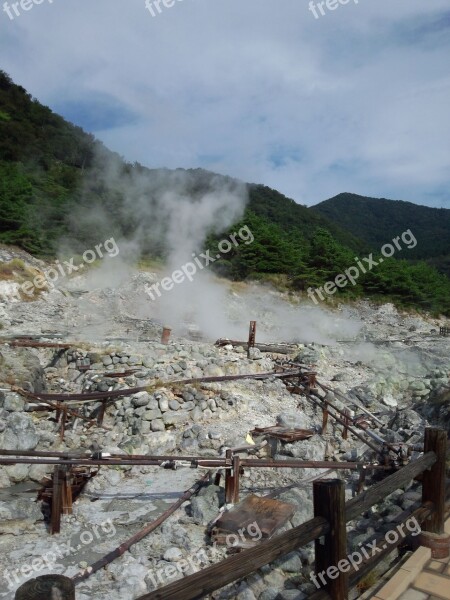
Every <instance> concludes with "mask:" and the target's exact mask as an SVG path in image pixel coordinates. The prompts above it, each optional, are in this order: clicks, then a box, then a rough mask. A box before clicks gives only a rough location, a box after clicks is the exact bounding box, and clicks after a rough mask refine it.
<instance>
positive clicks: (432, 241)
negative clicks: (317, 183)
mask: <svg viewBox="0 0 450 600" xmlns="http://www.w3.org/2000/svg"><path fill="white" fill-rule="evenodd" d="M310 210H311V211H312V212H314V213H315V214H320V215H322V216H323V217H325V218H327V219H329V220H331V221H333V223H335V224H336V225H337V226H339V227H342V228H344V229H346V230H347V231H348V232H349V233H352V234H353V235H356V236H358V237H360V238H361V239H363V240H364V241H366V242H367V243H368V244H369V245H370V247H371V248H372V249H373V250H378V249H379V248H381V246H383V244H385V243H387V242H389V241H390V240H391V239H392V238H394V237H395V236H397V235H401V233H402V232H403V231H404V230H405V226H406V227H407V228H409V229H411V230H412V231H413V233H414V235H415V237H416V238H417V246H416V247H415V248H413V249H411V250H409V251H408V258H409V259H411V260H418V259H419V260H421V259H424V260H427V261H428V262H430V263H431V264H433V265H435V266H437V267H438V268H439V269H440V270H441V271H442V272H444V273H446V274H447V275H448V276H450V210H449V209H446V208H430V207H428V206H419V205H417V204H413V203H412V202H403V201H402V200H386V199H385V198H366V197H364V196H358V195H357V194H347V193H344V194H339V195H338V196H335V197H334V198H330V199H329V200H325V201H324V202H321V203H320V204H317V205H316V206H313V207H311V209H310Z"/></svg>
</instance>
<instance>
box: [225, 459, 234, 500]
mask: <svg viewBox="0 0 450 600" xmlns="http://www.w3.org/2000/svg"><path fill="white" fill-rule="evenodd" d="M225 458H226V460H227V463H228V464H227V467H228V466H229V464H232V462H233V453H232V451H231V450H227V451H226V452H225ZM233 498H234V477H233V475H232V474H231V470H230V469H228V468H226V469H225V502H226V504H231V503H232V502H233Z"/></svg>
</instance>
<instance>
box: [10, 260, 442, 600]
mask: <svg viewBox="0 0 450 600" xmlns="http://www.w3.org/2000/svg"><path fill="white" fill-rule="evenodd" d="M17 252H19V254H18V255H17V253H16V254H15V253H14V252H13V251H11V250H5V249H4V250H2V251H1V252H0V260H3V261H10V260H12V259H14V258H20V259H21V260H30V263H29V264H30V268H31V267H33V268H34V269H39V268H41V267H42V265H40V264H39V262H36V261H32V260H31V259H29V258H28V257H27V256H24V255H23V253H20V251H17ZM149 280H151V276H149V275H148V274H147V273H135V274H133V275H132V276H131V277H130V279H129V280H128V281H124V282H123V283H121V285H120V286H119V287H117V288H114V289H112V288H107V287H104V288H103V289H96V288H95V287H93V288H92V287H90V286H87V285H85V284H86V281H85V280H84V279H83V278H82V277H77V278H76V279H73V280H71V281H70V282H69V283H70V285H66V286H61V289H54V290H50V291H44V292H43V293H41V294H39V295H38V296H37V297H36V298H33V301H24V299H23V297H22V296H21V294H20V292H19V288H18V287H14V285H15V284H14V281H11V280H8V281H0V322H1V324H2V326H3V329H2V332H1V334H2V335H4V336H16V335H24V334H32V335H37V336H38V335H39V336H42V335H43V336H45V335H47V336H50V337H51V336H59V338H58V340H56V341H59V340H62V341H66V340H70V341H71V342H74V345H73V347H72V348H71V349H70V350H68V351H66V352H60V353H57V352H55V350H53V349H27V348H14V347H11V346H10V345H8V344H7V343H4V344H3V345H1V346H0V388H2V391H1V392H0V448H2V449H7V450H18V449H21V450H34V449H37V450H52V451H62V450H66V449H70V450H74V449H80V448H81V449H88V448H89V446H90V445H91V444H92V442H93V441H96V442H97V443H98V444H99V445H100V447H101V448H102V450H103V451H104V452H114V453H120V454H173V455H177V454H184V455H186V454H187V455H201V456H214V457H216V456H219V455H223V454H224V452H225V450H226V448H230V447H236V446H242V445H243V444H245V443H246V440H248V432H249V431H250V430H252V429H253V428H254V427H255V426H258V427H264V426H270V425H275V424H276V423H280V424H285V425H288V426H297V427H301V428H310V429H313V430H314V431H315V432H316V433H315V435H314V436H313V437H312V438H310V439H309V440H306V441H301V442H296V443H290V444H287V443H283V442H276V443H274V442H271V443H270V444H269V445H268V446H266V447H265V448H263V449H262V450H259V451H258V452H257V453H256V455H255V457H258V456H263V455H264V456H265V455H267V454H268V453H269V454H270V455H271V456H274V457H276V458H278V459H283V458H287V457H295V458H299V459H306V460H324V458H325V456H327V458H330V459H331V460H355V459H356V458H358V457H364V459H370V458H371V456H370V453H368V452H367V450H368V449H367V447H365V446H364V444H363V443H362V442H360V441H359V440H355V439H352V438H351V437H350V439H349V440H347V441H344V440H342V436H341V431H340V430H341V427H340V426H334V425H333V424H332V423H331V422H330V427H329V431H328V433H327V434H326V435H321V423H322V415H321V413H320V412H318V411H317V409H315V408H314V406H312V405H311V404H310V403H309V401H308V400H306V399H305V398H304V397H301V396H293V395H291V394H290V393H289V392H288V391H287V390H286V387H285V385H284V384H283V383H282V382H281V381H280V380H277V379H274V378H271V379H268V380H264V381H257V380H252V379H247V380H239V381H232V382H222V383H217V382H215V383H208V384H201V385H200V384H195V385H184V386H180V385H175V386H171V385H164V383H166V384H167V383H168V382H170V381H174V380H178V379H189V378H197V377H204V376H222V375H235V374H246V373H261V372H270V371H272V370H273V369H274V366H275V361H276V360H278V359H280V358H286V357H285V356H284V357H281V356H276V355H273V354H267V353H261V352H259V351H255V352H253V353H252V357H251V358H247V354H246V352H245V351H244V349H243V348H242V347H239V346H238V347H233V346H231V345H229V346H225V347H222V348H218V347H216V346H215V345H214V341H215V340H214V339H212V338H211V339H198V338H200V335H199V333H198V332H196V335H195V336H188V335H187V334H186V335H182V334H177V335H173V336H172V338H171V341H170V343H169V344H168V345H163V344H161V343H160V336H161V325H162V324H161V323H160V322H158V320H157V319H156V318H153V316H152V314H151V311H148V314H146V313H145V310H144V309H142V307H140V310H136V306H137V299H138V298H139V294H140V293H142V291H140V290H142V287H143V286H144V285H145V282H148V281H149ZM86 288H88V289H86ZM252 293H254V289H253V290H252ZM260 293H261V295H263V294H269V292H268V291H267V290H265V289H264V288H261V290H260ZM270 295H271V296H272V298H276V303H277V305H281V304H283V306H285V312H283V313H282V315H289V319H291V321H290V327H289V328H288V329H291V330H292V332H294V330H295V326H296V323H297V315H298V323H299V327H298V328H297V330H296V331H295V335H292V337H291V338H289V339H288V335H289V333H288V332H287V328H286V323H284V324H280V327H279V329H278V330H277V318H280V312H279V310H276V311H270V310H269V309H267V307H266V306H262V305H257V304H255V303H253V302H250V301H248V302H247V303H246V302H245V297H244V296H243V302H242V303H241V305H240V311H241V313H244V314H243V318H244V320H246V322H248V321H249V320H250V319H256V320H257V321H258V330H257V338H258V335H261V336H262V335H264V334H265V335H266V339H267V336H268V335H270V336H272V337H271V339H272V341H274V342H275V341H276V342H279V341H284V342H287V341H292V340H293V341H294V342H296V347H295V351H294V352H293V353H292V356H291V357H290V359H292V360H296V361H298V362H301V363H303V364H306V365H308V366H310V367H311V368H312V369H314V371H316V372H317V374H318V379H319V381H320V382H321V383H323V384H325V385H327V386H329V387H330V388H332V390H333V392H329V395H328V399H329V400H332V401H333V402H335V403H336V404H337V405H339V406H341V407H343V406H344V404H343V403H342V401H343V398H342V396H341V394H343V395H344V396H345V397H347V398H353V399H355V400H356V401H358V402H359V403H361V404H363V405H364V406H365V407H366V408H367V409H368V410H370V411H371V412H373V413H376V414H377V415H378V416H379V419H380V420H381V421H382V422H383V426H382V427H378V428H377V429H376V431H377V433H378V434H379V435H381V436H382V437H383V438H384V439H385V440H386V441H388V442H392V443H399V442H410V443H415V442H420V441H421V439H422V438H423V430H424V427H425V426H426V424H427V423H433V424H438V425H441V426H444V427H446V428H447V429H449V423H450V383H449V375H450V359H449V358H448V357H449V350H450V338H444V337H440V336H439V335H438V331H439V326H440V325H443V324H444V322H443V321H442V320H439V319H432V318H428V317H424V316H419V315H417V314H402V313H400V312H399V311H397V310H396V309H395V308H394V307H393V306H392V305H389V304H386V305H382V306H373V305H371V304H370V303H369V302H360V303H358V304H354V305H351V306H341V307H338V308H335V309H333V310H332V311H331V310H326V309H321V310H320V311H318V309H316V308H314V309H311V312H308V310H309V308H308V307H306V308H305V307H302V306H298V305H296V304H295V303H294V304H293V303H292V298H291V299H288V298H285V297H284V296H283V295H282V294H277V293H276V292H273V291H270ZM287 300H289V303H288V302H287ZM237 306H238V303H237V299H236V295H230V312H231V313H233V311H234V312H236V311H237ZM278 308H279V307H278ZM283 310H284V309H283ZM305 311H306V312H305ZM313 311H314V312H313ZM305 314H306V316H307V317H308V315H309V316H310V317H309V318H306V319H305ZM241 316H242V315H241ZM192 326H195V323H194V324H188V327H187V329H189V327H191V328H192ZM277 331H278V333H277ZM302 332H303V333H302ZM223 335H224V333H223V332H222V331H220V332H218V334H217V337H223ZM302 335H303V337H302ZM192 337H195V338H197V339H192ZM245 337H246V333H245V331H244V332H243V334H242V338H243V339H245ZM318 340H320V342H321V343H319V342H318ZM54 341H55V340H54ZM6 342H7V340H6ZM85 369H87V370H85ZM122 370H125V371H129V370H134V373H133V374H132V375H124V376H123V377H120V378H116V379H111V378H108V377H105V376H104V374H107V373H108V372H110V373H111V372H118V371H122ZM11 385H19V386H20V387H22V388H24V389H26V390H28V391H34V392H40V391H44V390H46V391H48V392H88V391H96V390H99V391H110V390H112V389H119V388H130V387H136V386H149V387H148V391H143V392H140V393H137V394H134V395H133V396H130V397H126V398H120V399H118V400H117V401H116V402H114V404H113V405H111V406H110V407H109V408H108V410H107V413H106V416H105V420H104V425H105V427H106V428H107V429H103V428H99V427H94V428H90V429H88V428H86V427H85V424H84V422H83V421H81V420H79V419H76V420H73V419H72V420H71V421H70V424H69V426H68V429H67V432H66V435H65V438H64V441H63V442H61V441H60V440H59V435H58V425H57V423H55V421H54V420H53V419H52V414H51V413H50V414H49V413H45V412H29V410H28V401H27V399H26V398H24V397H22V396H20V395H19V394H17V393H15V392H13V391H11ZM99 406H100V405H99V404H98V405H97V404H89V405H82V407H81V408H80V407H79V406H78V407H77V409H79V410H82V411H83V412H84V414H85V415H86V416H89V415H90V414H92V413H93V412H95V410H96V409H98V407H99ZM348 406H349V408H351V409H353V410H354V411H356V413H357V414H362V413H361V412H360V410H359V409H358V408H356V407H355V406H352V405H350V404H348ZM50 470H51V468H49V467H46V466H39V465H31V466H29V465H12V466H7V467H0V598H2V599H10V598H13V597H14V590H15V589H17V587H18V586H19V585H20V584H21V583H23V582H24V581H25V580H26V579H29V578H31V577H33V576H37V575H41V574H43V573H46V572H53V573H55V572H58V573H63V574H66V575H68V576H72V575H74V574H76V573H77V572H78V571H80V570H81V569H83V568H85V567H86V566H87V565H88V564H91V563H92V562H93V561H94V560H96V559H98V558H100V557H101V556H103V555H105V554H106V553H107V552H109V551H111V550H112V549H113V548H115V547H116V546H118V545H119V544H120V543H122V542H123V541H124V540H125V539H127V538H128V537H130V535H132V534H133V533H135V532H137V531H138V530H139V529H141V528H142V527H143V526H144V525H145V524H146V523H148V522H150V521H151V520H153V519H155V518H156V517H157V516H158V515H159V514H161V512H163V510H165V508H166V507H167V506H169V505H170V504H171V503H173V502H174V501H175V500H176V499H177V498H178V497H179V496H180V495H181V493H182V492H183V491H184V490H186V489H188V488H189V487H190V486H191V485H192V484H193V483H194V481H196V480H197V479H199V478H200V477H201V476H203V475H204V471H203V470H200V469H199V470H195V469H190V468H186V467H181V468H179V469H177V470H176V471H170V470H169V471H168V470H165V469H161V468H158V467H134V466H133V467H131V466H129V467H126V466H125V467H110V468H101V470H100V472H99V474H98V475H97V476H96V477H94V478H93V479H92V480H91V481H90V482H89V483H88V485H87V486H86V488H85V490H84V492H83V494H82V496H81V497H80V498H79V499H78V500H77V502H76V503H75V505H74V513H73V515H71V516H65V517H63V522H62V532H61V534H59V535H55V536H50V535H49V533H48V531H47V525H46V523H45V522H44V516H43V514H42V512H41V507H40V504H39V503H36V501H35V500H36V494H37V489H38V488H39V482H40V481H41V480H42V478H43V477H44V476H45V475H46V474H47V473H48V472H50ZM322 472H323V471H318V470H311V469H302V470H292V469H282V470H281V469H280V470H275V469H255V470H249V471H247V472H246V473H245V475H244V477H243V479H242V497H243V498H244V497H245V496H246V495H247V494H249V493H257V494H266V493H269V492H274V497H276V498H277V499H279V500H283V501H286V502H289V503H291V504H292V505H294V507H295V509H296V510H295V514H294V516H293V518H292V519H291V521H289V522H288V524H287V525H286V526H285V528H290V527H293V526H296V525H298V524H301V523H302V522H304V521H306V520H307V519H308V518H310V517H311V516H312V497H311V495H312V485H311V481H310V480H311V478H313V477H314V476H317V475H319V474H320V473H322ZM327 475H330V476H337V477H344V478H345V480H346V482H347V495H348V497H351V496H352V495H353V494H354V493H355V479H354V476H353V475H350V474H348V473H347V472H341V471H340V472H337V471H334V472H333V471H332V470H330V472H329V473H328V472H327ZM418 497H419V495H418V492H417V491H416V490H415V488H414V486H412V487H411V488H409V489H408V490H407V491H406V493H405V492H403V491H397V492H395V493H394V494H392V496H391V497H390V498H388V499H386V501H385V502H384V503H383V504H380V505H379V506H375V507H373V509H372V510H371V511H370V512H369V513H367V514H365V515H363V516H362V517H361V519H360V520H359V521H357V522H355V523H353V524H352V525H353V530H354V531H353V533H351V534H350V543H351V544H353V545H355V544H357V543H359V542H361V541H364V540H365V539H367V538H368V536H370V535H371V534H373V533H374V532H381V531H385V530H388V529H389V527H390V526H389V523H390V522H392V520H393V519H394V518H395V516H397V515H398V514H399V512H401V510H402V509H405V508H408V507H409V506H411V505H412V504H413V502H414V501H415V500H416V499H417V498H418ZM222 505H223V488H221V487H220V488H219V487H216V486H215V485H213V483H212V481H211V482H210V483H209V485H207V486H205V487H204V488H203V489H202V490H201V492H200V493H199V494H198V496H196V497H194V498H193V499H192V500H191V501H190V502H188V503H186V504H185V505H183V507H182V508H181V509H180V510H178V511H177V512H176V513H175V514H174V515H173V516H172V517H170V518H169V520H168V521H166V522H165V523H164V525H163V526H162V527H161V528H160V529H158V530H157V531H155V532H154V533H152V534H150V535H149V536H148V537H147V538H145V539H144V540H143V541H141V542H139V543H138V544H136V545H135V546H133V547H132V548H131V550H130V552H126V553H125V554H124V555H123V556H122V557H121V558H119V559H116V560H115V561H114V562H113V563H112V564H111V565H109V566H108V567H107V568H106V569H102V570H101V571H100V572H99V573H96V574H95V575H92V576H91V577H90V578H89V579H87V580H86V581H85V582H83V583H81V584H79V586H77V599H78V600H84V599H90V598H95V599H96V600H97V599H98V600H104V599H108V600H123V599H127V600H128V599H129V600H133V599H135V598H138V597H139V596H140V595H142V594H144V593H146V592H147V591H150V590H152V589H155V587H159V586H161V585H162V584H167V583H170V581H172V580H173V579H175V578H176V577H180V576H181V574H182V573H184V574H186V573H190V572H193V571H194V570H195V569H197V568H201V567H203V566H206V565H207V564H210V563H212V562H216V561H218V560H220V559H221V558H223V556H225V552H226V550H225V549H224V548H222V547H219V548H213V547H212V546H211V544H210V541H209V536H208V535H207V529H208V524H209V523H210V522H211V521H212V520H213V519H214V518H215V517H216V516H217V515H218V513H219V510H220V508H221V507H222ZM91 538H92V539H91ZM68 542H69V546H68V545H67V543H68ZM55 545H56V546H55ZM202 551H203V552H202ZM52 553H53V554H54V555H55V556H56V559H55V560H52V557H53V554H52ZM43 556H47V561H49V562H50V564H48V565H47V566H45V565H42V564H41V565H40V566H41V568H40V569H38V568H37V566H38V563H37V562H35V563H33V561H36V560H37V559H39V558H41V557H43ZM193 557H194V558H195V559H196V560H194V558H193ZM312 557H313V553H312V548H305V549H302V550H300V551H299V552H293V553H291V554H290V555H289V556H287V557H285V558H284V559H283V560H280V561H278V562H277V563H276V564H273V565H270V566H268V567H265V568H264V569H262V570H260V571H259V572H258V573H256V574H255V575H253V576H252V577H250V578H248V579H247V580H246V581H244V582H239V583H237V584H235V585H232V586H229V587H228V588H227V589H225V590H222V591H218V592H217V593H215V594H214V595H213V596H211V597H214V598H224V599H225V598H237V599H238V600H254V599H258V600H275V599H278V600H300V599H301V598H304V597H306V596H307V595H308V594H309V593H310V592H312V591H314V589H315V588H314V586H313V585H312V583H311V582H310V579H309V572H310V570H311V562H312ZM189 559H190V562H189ZM197 559H198V560H197ZM183 561H184V562H183ZM186 563H187V564H186ZM33 564H34V565H35V567H33V566H32V565H33ZM180 565H181V566H180ZM28 566H29V568H28V569H27V567H28ZM168 566H169V567H170V566H174V567H176V568H175V569H173V570H172V571H167V567H168ZM23 567H25V569H22V572H20V569H21V568H23ZM167 573H172V574H171V575H170V576H168V575H167Z"/></svg>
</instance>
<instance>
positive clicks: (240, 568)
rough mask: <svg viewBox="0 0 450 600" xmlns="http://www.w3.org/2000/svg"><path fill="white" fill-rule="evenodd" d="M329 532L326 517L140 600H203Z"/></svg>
mask: <svg viewBox="0 0 450 600" xmlns="http://www.w3.org/2000/svg"><path fill="white" fill-rule="evenodd" d="M328 531H329V525H328V523H327V521H326V520H325V519H323V518H322V517H316V518H315V519H310V520H309V521H307V522H306V523H303V525H299V526H298V527H294V528H293V529H290V530H289V531H286V532H284V533H282V534H281V535H278V536H275V537H274V538H272V539H270V540H267V541H265V542H262V543H261V544H260V545H259V546H256V547H254V548H251V549H248V550H243V551H242V552H240V553H239V554H236V555H234V556H231V557H230V558H227V559H226V560H223V561H221V562H220V563H218V564H216V565H213V566H211V567H208V568H207V569H203V570H202V571H199V572H198V573H194V574H193V575H190V576H189V577H184V578H183V579H181V580H179V581H175V582H173V583H171V584H170V585H168V586H165V587H163V588H161V589H159V590H155V591H153V592H150V593H149V594H145V595H144V596H140V597H139V598H137V599H136V600H195V599H196V598H202V597H204V596H206V595H207V594H210V593H211V592H213V591H214V590H218V589H220V588H222V587H224V586H225V585H228V584H229V583H232V582H233V581H236V580H238V579H242V578H243V577H246V576H248V575H249V574H250V573H253V572H254V571H257V570H258V569H260V568H261V567H263V566H264V565H267V564H268V563H271V562H273V561H274V560H276V559H277V558H280V557H281V556H284V555H285V554H288V553H289V552H292V551H293V550H296V549H297V548H301V547H302V546H304V545H305V544H309V543H310V542H312V541H313V540H315V539H316V538H318V537H320V536H321V535H324V534H326V533H328Z"/></svg>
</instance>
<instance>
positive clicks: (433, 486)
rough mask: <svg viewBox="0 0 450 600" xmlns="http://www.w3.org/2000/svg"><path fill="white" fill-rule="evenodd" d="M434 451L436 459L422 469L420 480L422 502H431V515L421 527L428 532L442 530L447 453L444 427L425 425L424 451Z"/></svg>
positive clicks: (440, 531)
mask: <svg viewBox="0 0 450 600" xmlns="http://www.w3.org/2000/svg"><path fill="white" fill-rule="evenodd" d="M430 451H432V452H434V453H435V454H436V457H437V461H436V462H435V463H434V465H433V466H432V467H431V468H430V469H428V470H427V471H424V473H423V480H422V504H425V502H432V503H433V505H434V513H433V515H432V516H431V517H430V518H429V519H427V520H426V521H425V522H424V523H423V525H422V529H423V530H424V531H428V532H430V533H443V532H444V512H445V460H446V454H447V432H446V431H445V430H444V429H436V428H431V427H427V428H426V429H425V446H424V452H425V453H427V452H430Z"/></svg>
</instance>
